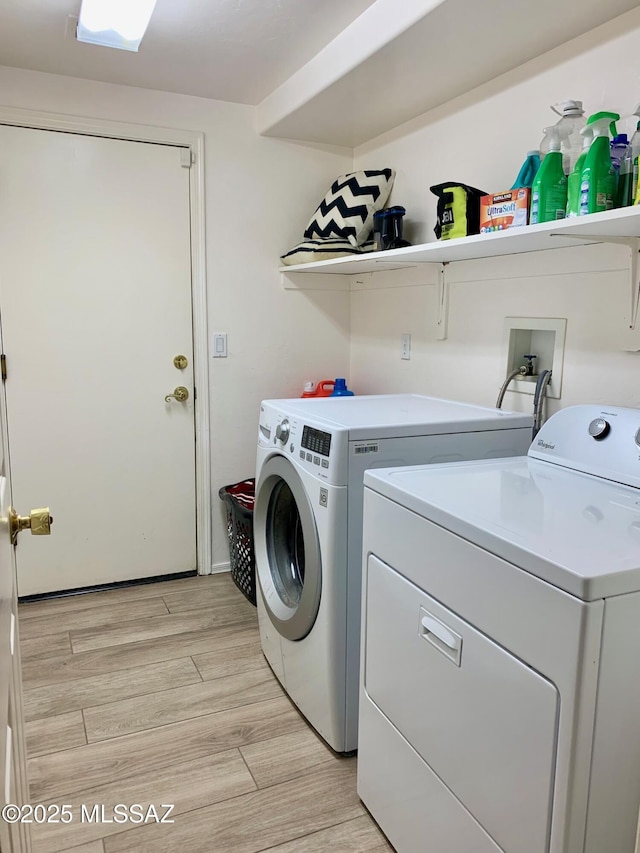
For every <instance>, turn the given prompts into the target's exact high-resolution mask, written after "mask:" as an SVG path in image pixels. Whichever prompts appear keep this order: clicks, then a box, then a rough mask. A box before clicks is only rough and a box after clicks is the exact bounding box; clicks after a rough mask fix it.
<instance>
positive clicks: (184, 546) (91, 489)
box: [0, 126, 196, 595]
mask: <svg viewBox="0 0 640 853" xmlns="http://www.w3.org/2000/svg"><path fill="white" fill-rule="evenodd" d="M0 153H1V155H2V156H1V157H0V310H1V311H2V318H3V320H2V322H3V332H4V352H5V353H6V359H7V371H8V377H7V381H6V394H7V409H8V425H9V444H10V454H11V470H12V476H13V490H14V499H15V503H16V505H17V506H32V505H34V504H35V505H38V504H39V502H41V501H42V500H44V499H45V498H46V501H47V503H49V505H50V506H51V508H52V513H53V515H54V517H55V519H56V531H55V532H56V535H55V537H54V538H53V539H52V540H50V541H49V542H48V543H47V545H48V546H49V547H46V548H45V547H43V545H42V544H41V542H40V541H39V540H38V539H33V540H32V539H31V537H29V539H28V540H26V541H25V542H24V544H23V546H22V547H21V548H20V549H19V553H18V587H19V593H20V595H30V594H33V593H41V592H48V591H52V590H63V589H73V588H78V587H84V586H89V585H94V584H101V583H108V582H113V581H119V580H128V579H134V578H141V577H150V576H154V575H163V574H171V573H177V572H182V571H187V570H192V569H195V568H196V539H195V459H194V456H195V454H194V389H193V379H192V377H193V365H192V362H193V345H192V316H191V266H190V264H191V250H190V222H189V171H188V167H187V168H185V166H184V165H183V163H184V157H183V156H181V154H182V155H183V154H184V153H185V152H184V151H181V149H179V148H176V147H173V146H168V145H157V144H150V143H141V142H131V141H123V140H117V139H107V138H101V137H91V136H83V135H79V134H72V133H60V132H53V131H44V130H36V129H30V128H19V127H10V126H2V127H0ZM177 355H183V356H185V357H186V359H187V361H188V365H187V367H185V368H184V369H178V368H177V367H176V366H175V365H174V357H175V356H177ZM176 386H184V387H185V388H187V390H188V392H189V398H188V400H186V401H184V402H180V401H178V400H176V399H170V400H169V401H165V396H166V395H167V394H170V393H172V392H173V391H174V389H175V388H176ZM43 496H44V497H43Z"/></svg>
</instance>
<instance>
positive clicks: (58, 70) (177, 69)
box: [0, 0, 375, 104]
mask: <svg viewBox="0 0 640 853" xmlns="http://www.w3.org/2000/svg"><path fill="white" fill-rule="evenodd" d="M374 2H375V0H158V3H157V6H156V9H155V11H154V13H153V17H152V19H151V24H150V25H149V29H148V31H147V34H146V35H145V37H144V39H143V41H142V45H141V46H140V51H139V53H129V52H127V51H122V50H113V49H111V48H105V47H98V46H95V45H87V44H81V43H80V42H78V41H76V39H75V18H77V16H78V12H79V10H80V0H0V65H9V66H15V67H18V68H29V69H33V70H36V71H48V72H50V73H53V74H65V75H69V76H72V77H80V78H85V79H88V80H100V81H102V82H106V83H121V84H125V85H128V86H140V87H142V88H146V89H159V90H161V91H165V92H178V93H181V94H185V95H197V96H200V97H204V98H215V99H219V100H223V101H234V102H236V103H241V104H258V103H259V102H260V101H261V100H263V98H265V97H266V95H268V94H269V93H270V92H272V91H273V90H274V89H276V88H277V87H278V86H280V84H281V83H283V82H284V81H285V80H287V79H288V78H289V77H290V76H291V75H292V74H293V73H294V72H295V71H296V70H298V69H299V68H300V67H301V66H303V65H304V64H305V63H306V62H308V61H309V60H310V59H311V58H312V57H313V56H315V55H316V54H317V53H318V51H320V50H321V49H322V48H323V47H324V46H325V45H326V44H327V43H328V42H330V41H331V40H332V39H333V38H334V37H335V36H336V35H338V33H340V32H341V31H342V30H343V29H344V28H345V27H347V26H348V25H349V24H350V23H351V22H352V21H354V20H355V19H356V18H358V17H359V15H361V14H362V12H364V11H365V10H366V9H367V8H368V7H369V6H372V5H373V4H374Z"/></svg>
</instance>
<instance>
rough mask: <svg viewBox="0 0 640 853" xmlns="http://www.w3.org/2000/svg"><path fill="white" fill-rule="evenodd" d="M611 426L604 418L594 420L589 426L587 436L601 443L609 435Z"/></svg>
mask: <svg viewBox="0 0 640 853" xmlns="http://www.w3.org/2000/svg"><path fill="white" fill-rule="evenodd" d="M610 430H611V424H610V423H609V421H605V419H604V418H594V419H593V420H592V421H591V423H590V424H589V435H590V436H591V437H592V438H595V440H596V441H601V440H602V439H603V438H606V437H607V436H608V435H609V431H610Z"/></svg>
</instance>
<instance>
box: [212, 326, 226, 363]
mask: <svg viewBox="0 0 640 853" xmlns="http://www.w3.org/2000/svg"><path fill="white" fill-rule="evenodd" d="M213 357H214V358H226V357H227V333H226V332H216V333H215V334H214V336H213Z"/></svg>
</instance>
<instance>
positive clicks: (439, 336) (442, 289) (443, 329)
mask: <svg viewBox="0 0 640 853" xmlns="http://www.w3.org/2000/svg"><path fill="white" fill-rule="evenodd" d="M448 265H449V264H448V262H447V261H445V262H444V263H442V264H440V268H439V270H438V324H437V330H436V340H438V341H446V339H447V334H448V330H449V288H450V285H449V282H448V281H447V275H446V268H447V266H448Z"/></svg>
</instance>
